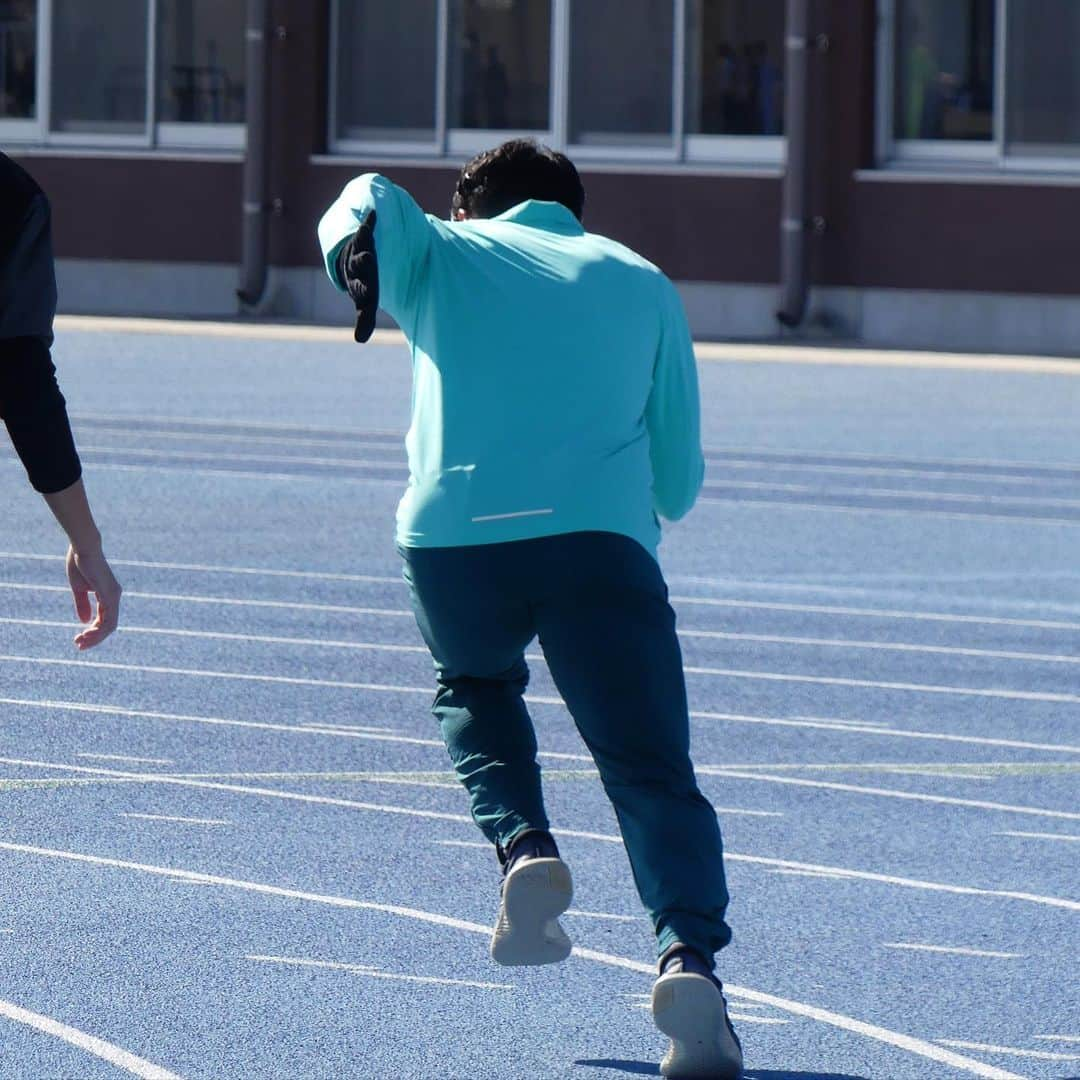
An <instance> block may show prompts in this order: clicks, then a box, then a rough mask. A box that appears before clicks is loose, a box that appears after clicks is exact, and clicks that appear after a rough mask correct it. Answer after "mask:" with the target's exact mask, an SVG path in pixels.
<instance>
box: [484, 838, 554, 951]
mask: <svg viewBox="0 0 1080 1080" xmlns="http://www.w3.org/2000/svg"><path fill="white" fill-rule="evenodd" d="M573 897H574V886H573V882H572V880H571V878H570V868H569V867H568V866H567V865H566V863H564V862H563V861H562V859H527V860H525V861H524V862H522V863H520V864H519V865H518V866H516V867H514V869H513V870H511V871H510V873H509V874H507V876H506V880H505V881H504V882H503V890H502V901H501V903H500V905H499V920H498V922H497V923H496V924H495V931H494V933H493V934H492V937H491V956H492V959H493V960H494V961H495V962H496V963H497V964H502V965H503V966H504V967H523V966H531V965H535V964H557V963H559V961H560V960H565V959H566V958H567V957H568V956H569V955H570V949H571V945H570V939H569V938H568V937H567V936H566V934H565V933H564V932H563V928H562V927H561V926H560V925H559V923H558V917H559V916H560V915H561V914H562V913H563V912H564V911H565V910H566V909H567V908H568V907H569V906H570V901H571V900H572V899H573Z"/></svg>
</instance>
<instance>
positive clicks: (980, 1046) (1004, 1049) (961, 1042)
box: [937, 1039, 1080, 1061]
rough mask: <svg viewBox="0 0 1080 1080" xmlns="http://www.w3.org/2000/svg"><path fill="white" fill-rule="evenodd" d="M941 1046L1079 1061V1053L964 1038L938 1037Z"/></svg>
mask: <svg viewBox="0 0 1080 1080" xmlns="http://www.w3.org/2000/svg"><path fill="white" fill-rule="evenodd" d="M937 1041H938V1042H939V1043H941V1045H942V1046H955V1047H956V1048H957V1049H958V1050H981V1051H982V1052H983V1053H984V1054H1009V1055H1011V1056H1013V1057H1025V1058H1034V1059H1036V1060H1038V1061H1080V1054H1055V1053H1051V1052H1050V1051H1049V1050H1020V1049H1018V1048H1017V1047H1015V1046H994V1045H992V1044H991V1043H978V1042H968V1041H967V1040H966V1039H938V1040H937Z"/></svg>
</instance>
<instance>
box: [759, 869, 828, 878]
mask: <svg viewBox="0 0 1080 1080" xmlns="http://www.w3.org/2000/svg"><path fill="white" fill-rule="evenodd" d="M768 873H770V874H779V875H780V876H781V877H812V878H831V879H833V880H837V879H839V880H844V879H845V878H846V877H847V875H846V874H838V873H825V871H823V870H788V869H785V868H775V869H772V870H769V871H768Z"/></svg>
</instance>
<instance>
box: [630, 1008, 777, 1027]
mask: <svg viewBox="0 0 1080 1080" xmlns="http://www.w3.org/2000/svg"><path fill="white" fill-rule="evenodd" d="M741 1007H742V1006H740V1008H741ZM646 1008H649V1006H646ZM728 1016H729V1017H730V1018H731V1019H732V1020H738V1021H739V1023H740V1024H790V1023H791V1021H790V1020H781V1019H780V1018H779V1017H777V1016H748V1015H747V1014H746V1013H743V1012H732V1011H731V1009H728Z"/></svg>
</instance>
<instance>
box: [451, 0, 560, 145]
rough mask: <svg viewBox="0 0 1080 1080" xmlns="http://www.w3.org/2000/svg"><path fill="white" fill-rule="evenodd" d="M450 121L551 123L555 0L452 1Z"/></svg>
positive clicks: (532, 127)
mask: <svg viewBox="0 0 1080 1080" xmlns="http://www.w3.org/2000/svg"><path fill="white" fill-rule="evenodd" d="M450 15H451V18H450V87H449V102H448V104H449V125H450V127H452V128H485V129H492V130H496V131H506V130H514V131H547V130H548V127H549V126H550V123H549V120H548V116H549V113H550V107H549V96H550V86H551V0H451V4H450Z"/></svg>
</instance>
